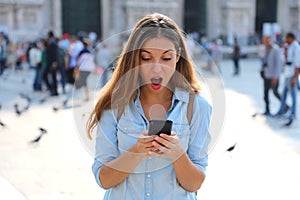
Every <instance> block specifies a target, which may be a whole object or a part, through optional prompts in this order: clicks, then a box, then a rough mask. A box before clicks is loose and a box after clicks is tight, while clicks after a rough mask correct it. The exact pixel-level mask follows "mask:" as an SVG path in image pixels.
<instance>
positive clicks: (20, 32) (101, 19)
mask: <svg viewBox="0 0 300 200" xmlns="http://www.w3.org/2000/svg"><path fill="white" fill-rule="evenodd" d="M153 12H159V13H162V14H165V15H168V16H170V17H171V18H173V19H174V20H175V21H176V22H177V23H178V24H179V26H180V27H182V28H183V29H184V30H185V31H186V32H199V33H201V34H203V35H206V37H207V38H209V39H214V38H217V37H224V38H226V40H227V42H228V43H231V42H232V40H233V38H234V37H238V38H239V40H240V41H241V42H242V44H246V43H247V39H248V38H249V36H250V35H253V34H255V33H258V34H261V33H262V27H263V23H265V22H269V23H278V25H279V26H278V27H279V28H280V31H281V32H283V33H285V32H288V31H293V32H295V33H297V34H298V33H299V32H300V0H197V1H192V0H89V1H88V3H87V2H84V3H82V1H80V0H0V31H4V32H7V33H9V35H10V37H11V38H22V39H27V38H34V37H37V36H39V35H41V34H42V35H43V34H45V33H46V32H47V31H48V30H50V29H51V30H54V32H55V34H56V35H61V34H62V33H64V32H68V33H71V34H75V33H76V32H78V31H80V30H81V31H86V32H96V33H97V35H98V36H99V37H101V38H107V37H109V36H111V35H112V34H115V33H120V32H122V31H126V30H129V29H131V28H132V27H133V25H134V24H135V23H136V21H138V20H139V19H140V18H141V17H142V16H144V15H145V14H148V13H153Z"/></svg>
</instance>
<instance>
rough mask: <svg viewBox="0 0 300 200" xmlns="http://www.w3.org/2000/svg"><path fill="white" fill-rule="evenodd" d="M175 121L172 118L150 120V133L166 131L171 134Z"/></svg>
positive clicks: (155, 133) (156, 133) (157, 133)
mask: <svg viewBox="0 0 300 200" xmlns="http://www.w3.org/2000/svg"><path fill="white" fill-rule="evenodd" d="M172 125H173V122H172V121H171V120H150V121H149V130H148V135H159V134H160V133H164V134H167V135H171V131H172Z"/></svg>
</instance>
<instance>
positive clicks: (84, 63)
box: [0, 31, 112, 100]
mask: <svg viewBox="0 0 300 200" xmlns="http://www.w3.org/2000/svg"><path fill="white" fill-rule="evenodd" d="M0 58H1V59H0V61H1V68H0V75H2V74H3V73H4V71H5V70H6V69H12V70H14V71H16V72H22V71H23V70H24V67H28V68H29V69H33V70H35V76H34V80H33V83H32V88H33V90H34V91H48V92H49V95H51V96H58V95H59V94H60V93H64V94H66V93H67V91H66V86H67V85H68V84H69V85H70V86H71V87H70V89H69V91H70V90H72V89H73V86H74V87H75V89H78V88H81V87H84V88H85V91H86V100H88V99H89V92H88V87H87V78H88V76H89V74H90V73H93V72H94V73H98V74H102V73H103V72H104V71H105V70H106V67H107V66H109V63H110V62H111V59H112V55H111V52H110V50H109V49H108V48H107V46H106V45H105V44H103V43H101V41H98V40H97V39H96V38H95V37H94V38H91V37H87V36H86V35H83V34H77V35H69V34H67V33H64V34H63V35H61V36H60V37H56V36H55V35H54V33H53V32H52V31H49V32H48V34H47V36H46V37H44V38H40V39H38V40H36V41H31V42H27V41H22V42H16V43H14V42H11V41H10V40H9V38H8V36H7V35H6V34H4V33H1V34H0ZM106 81H107V76H106V80H102V82H103V83H105V82H106Z"/></svg>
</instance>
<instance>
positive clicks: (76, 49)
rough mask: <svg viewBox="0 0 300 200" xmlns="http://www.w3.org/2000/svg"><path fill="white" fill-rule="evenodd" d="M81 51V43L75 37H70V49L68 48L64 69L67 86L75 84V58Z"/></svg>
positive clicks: (76, 65)
mask: <svg viewBox="0 0 300 200" xmlns="http://www.w3.org/2000/svg"><path fill="white" fill-rule="evenodd" d="M82 49H83V44H82V41H81V40H79V39H78V37H77V36H76V35H72V36H71V38H70V47H69V52H68V54H69V62H68V66H67V68H66V80H67V83H69V84H72V85H73V84H74V83H75V77H74V70H75V68H76V67H78V64H77V58H78V55H79V53H80V51H81V50H82Z"/></svg>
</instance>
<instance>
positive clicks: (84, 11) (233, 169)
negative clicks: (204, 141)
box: [0, 0, 300, 200]
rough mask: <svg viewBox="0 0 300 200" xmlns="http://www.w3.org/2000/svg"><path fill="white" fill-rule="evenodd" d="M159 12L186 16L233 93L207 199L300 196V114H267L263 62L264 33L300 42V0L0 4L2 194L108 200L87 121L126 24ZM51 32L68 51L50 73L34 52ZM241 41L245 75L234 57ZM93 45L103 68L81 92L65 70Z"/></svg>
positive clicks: (196, 42)
mask: <svg viewBox="0 0 300 200" xmlns="http://www.w3.org/2000/svg"><path fill="white" fill-rule="evenodd" d="M153 12H158V13H162V14H165V15H167V16H169V17H171V18H172V19H174V20H175V21H176V22H177V23H178V25H179V26H180V27H181V28H182V30H183V31H184V32H185V33H186V35H187V45H188V49H189V51H190V53H191V55H192V57H193V58H194V60H195V67H196V70H197V72H199V73H200V74H201V75H203V77H204V79H206V80H207V82H208V83H216V86H214V87H212V88H218V90H216V91H222V92H223V93H224V94H225V96H224V98H221V99H218V100H220V101H224V102H223V103H224V105H225V108H224V109H223V110H222V111H224V112H223V114H222V116H221V119H220V123H219V125H220V126H221V130H220V132H219V133H218V134H219V135H221V136H220V137H217V139H218V141H217V143H216V145H215V146H214V148H213V149H212V151H211V152H210V161H209V166H208V168H207V178H206V181H205V183H204V185H203V187H202V188H201V190H200V191H199V192H198V197H199V199H206V200H215V199H221V198H222V199H273V200H276V199H278V200H279V199H280V200H281V199H289V200H296V199H297V200H298V198H299V196H300V192H299V188H300V173H299V169H300V134H299V133H300V122H299V117H298V119H296V120H295V121H294V122H293V124H292V125H291V126H288V127H287V126H284V119H275V118H272V117H271V116H263V115H260V113H261V111H263V108H264V101H263V81H262V79H261V78H260V75H259V70H258V68H259V66H260V65H261V63H260V57H259V56H260V55H259V54H260V47H261V39H262V36H264V35H269V36H271V37H272V39H273V41H274V42H275V43H277V44H278V45H280V46H281V45H282V44H283V43H284V36H285V34H286V33H287V32H293V33H294V34H295V35H296V38H297V39H300V0H195V1H194V0H88V1H81V0H0V46H1V49H0V53H1V54H0V55H1V57H0V58H1V59H2V60H1V71H0V72H1V75H0V122H1V123H0V125H1V126H0V199H20V200H23V199H27V200H39V199H43V200H45V199H59V200H60V199H63V200H66V199H70V200H71V199H72V200H73V199H102V197H103V195H104V190H102V189H100V188H99V187H98V186H97V185H96V182H95V180H94V177H93V174H92V172H91V165H92V163H93V155H92V153H91V150H90V146H89V145H93V144H90V143H89V141H88V139H87V138H86V135H85V130H84V128H85V121H86V119H87V117H88V114H89V113H90V111H91V109H92V107H93V105H94V103H95V102H94V98H95V97H96V96H97V92H98V91H99V89H101V87H102V86H103V85H104V84H105V83H106V82H107V80H108V79H109V78H110V75H111V72H112V69H113V66H114V60H115V59H116V58H117V57H118V55H119V53H120V51H121V50H122V47H123V46H124V43H126V39H127V37H128V34H129V31H128V30H130V29H131V28H133V26H134V24H135V23H136V22H137V21H138V20H139V19H140V18H141V17H143V16H144V15H146V14H148V13H153ZM49 31H51V32H53V35H54V40H53V42H54V43H55V44H56V45H57V48H58V49H60V50H62V51H59V52H61V54H59V55H60V57H59V59H60V61H61V62H59V66H58V67H57V69H56V70H55V71H51V72H47V70H46V73H45V68H46V67H45V66H44V67H43V64H41V65H42V66H41V67H39V65H40V63H42V62H43V59H42V56H39V57H40V58H38V59H37V60H39V61H36V57H35V55H43V52H45V49H47V45H49V43H51V42H49V41H52V40H49ZM235 40H236V41H237V42H238V44H239V46H240V55H241V60H240V68H241V72H240V74H239V75H238V76H233V71H234V63H233V61H232V59H231V58H232V53H233V47H234V41H235ZM45 41H46V43H45ZM47 42H48V44H47ZM84 45H87V47H86V48H88V49H89V53H90V56H92V58H93V59H92V61H91V62H93V66H94V68H93V69H90V70H89V71H88V72H89V75H88V78H87V80H86V81H87V88H85V87H81V88H79V89H78V88H76V87H74V82H73V83H72V81H70V80H68V78H69V77H68V72H67V71H68V70H69V69H72V68H73V67H75V66H78V63H77V64H74V65H73V64H72V61H71V60H72V58H78V57H79V54H80V52H81V51H82V50H83V49H84V48H85V47H84ZM32 49H34V50H32ZM35 52H40V54H35ZM53 75H54V76H55V78H53ZM45 77H47V78H48V79H49V82H50V84H54V82H55V85H56V86H55V87H56V91H52V89H53V88H52V87H50V88H48V87H47V85H46V84H45V83H44V81H45V80H44V78H45ZM283 79H284V77H280V83H283V81H284V80H283ZM52 86H53V85H52ZM282 87H283V84H280V86H279V91H280V92H281V91H282ZM298 87H299V89H300V84H299V86H298ZM212 88H211V89H212ZM77 89H78V90H77ZM88 91H90V92H88ZM49 92H50V94H49ZM93 92H95V94H94V93H93ZM93 95H94V96H93ZM297 95H298V104H299V98H300V95H299V92H298V94H297ZM72 97H73V101H71V98H72ZM270 100H271V101H270V102H271V105H270V106H271V112H272V113H275V112H276V111H277V110H278V108H279V103H278V102H277V100H276V99H275V97H274V96H272V95H270ZM290 102H291V101H290V99H289V98H288V103H290ZM222 105H223V104H222ZM297 112H298V115H299V113H300V112H299V106H298V107H297ZM224 113H225V115H226V116H225V119H224V116H223V115H224ZM219 135H218V136H219ZM228 149H231V150H230V151H228Z"/></svg>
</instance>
